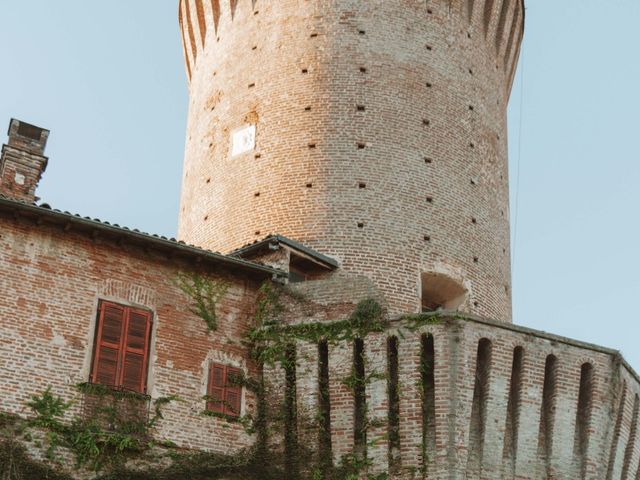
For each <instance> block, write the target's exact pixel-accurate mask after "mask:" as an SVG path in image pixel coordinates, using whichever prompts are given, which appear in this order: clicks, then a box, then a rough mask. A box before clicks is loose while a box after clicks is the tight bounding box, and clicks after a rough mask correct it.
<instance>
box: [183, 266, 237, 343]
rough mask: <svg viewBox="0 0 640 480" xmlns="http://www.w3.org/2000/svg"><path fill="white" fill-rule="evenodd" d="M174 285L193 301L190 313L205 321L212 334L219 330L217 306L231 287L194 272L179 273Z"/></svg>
mask: <svg viewBox="0 0 640 480" xmlns="http://www.w3.org/2000/svg"><path fill="white" fill-rule="evenodd" d="M174 284H175V285H176V286H177V287H178V288H179V289H180V290H182V291H183V292H184V293H185V294H186V295H187V296H188V297H189V298H190V299H191V304H190V307H189V311H190V312H191V313H193V314H194V315H197V316H198V317H200V318H201V319H202V320H204V322H205V323H206V324H207V328H208V329H209V331H210V332H213V331H215V330H217V328H218V313H217V309H216V306H217V305H218V303H219V302H220V300H222V298H223V297H224V296H225V294H226V293H227V290H229V285H228V284H227V283H226V282H223V281H220V280H213V279H211V278H208V277H204V276H202V275H199V274H197V273H194V272H190V273H184V272H182V273H179V274H178V275H177V276H176V279H175V281H174Z"/></svg>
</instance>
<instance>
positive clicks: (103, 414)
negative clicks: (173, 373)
mask: <svg viewBox="0 0 640 480" xmlns="http://www.w3.org/2000/svg"><path fill="white" fill-rule="evenodd" d="M76 388H77V389H78V390H79V391H80V392H82V393H84V394H85V395H86V396H89V397H92V398H93V399H98V400H97V401H96V403H95V404H94V405H93V406H92V407H91V412H90V414H88V415H83V416H80V417H78V416H76V417H74V418H73V419H72V420H71V422H65V421H64V416H65V414H66V413H67V412H68V411H69V409H70V408H71V407H72V406H73V402H65V401H64V400H63V399H62V398H60V397H58V396H55V395H53V393H52V392H51V387H49V388H47V389H46V390H45V391H44V392H42V393H41V394H40V395H32V396H31V399H30V400H29V401H28V402H27V406H28V407H29V408H31V410H32V411H33V413H34V414H35V417H33V418H31V419H30V420H29V421H28V423H27V425H28V427H32V428H37V429H41V430H43V431H44V438H45V442H46V456H47V459H49V460H50V461H52V462H59V460H60V459H59V458H58V455H57V452H58V449H59V448H60V447H63V448H66V449H68V450H70V451H71V452H72V453H73V454H74V456H75V459H76V464H77V466H78V467H88V468H89V469H91V470H94V471H99V470H101V469H102V468H103V466H104V465H105V464H107V463H109V464H112V465H117V464H118V463H121V462H123V461H124V460H125V459H126V458H128V457H130V456H132V455H139V454H141V453H143V452H144V451H146V450H148V449H149V448H151V447H152V446H154V443H153V442H152V441H151V439H150V435H149V430H150V429H151V428H153V427H154V425H155V424H156V423H157V422H158V420H160V419H161V418H163V417H162V408H163V407H164V406H166V405H167V404H168V403H170V402H172V401H175V400H179V399H178V397H176V396H170V397H161V398H158V399H156V400H154V401H153V402H152V405H151V406H152V408H153V416H152V417H150V418H149V417H145V416H144V415H143V413H144V412H146V411H147V410H146V409H147V408H148V405H147V402H148V401H149V397H147V396H146V395H141V394H137V393H133V392H122V391H118V390H111V389H109V388H108V387H105V386H102V385H95V384H87V383H82V384H78V385H76ZM105 398H106V399H107V401H106V402H103V401H100V399H105ZM87 401H88V400H87V398H85V402H87ZM123 402H124V403H123ZM85 407H86V405H85ZM138 407H139V408H138Z"/></svg>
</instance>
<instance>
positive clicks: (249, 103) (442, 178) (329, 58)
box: [179, 0, 523, 320]
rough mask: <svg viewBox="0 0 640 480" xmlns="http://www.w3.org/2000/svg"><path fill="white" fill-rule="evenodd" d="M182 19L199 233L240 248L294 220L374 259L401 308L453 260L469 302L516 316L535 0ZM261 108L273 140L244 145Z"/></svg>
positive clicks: (392, 3) (273, 8) (189, 170)
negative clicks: (517, 161)
mask: <svg viewBox="0 0 640 480" xmlns="http://www.w3.org/2000/svg"><path fill="white" fill-rule="evenodd" d="M230 5H236V7H235V9H234V11H233V12H232V11H231V7H230ZM470 7H471V8H470ZM180 19H181V26H182V33H183V38H184V40H185V53H186V61H187V63H188V75H189V77H190V107H189V108H190V113H189V124H188V128H187V138H186V154H185V163H184V176H183V188H182V203H181V216H180V228H179V235H180V237H181V238H183V239H185V240H187V241H188V242H190V243H194V244H196V245H202V246H205V247H207V248H213V249H215V250H220V251H230V250H232V249H234V248H237V247H239V246H242V245H244V244H246V243H250V242H252V241H253V240H256V239H258V238H262V237H264V236H265V235H267V234H269V233H280V234H283V235H286V236H288V237H290V238H292V239H295V240H298V241H300V242H303V243H305V244H306V245H308V246H310V247H312V248H315V249H316V250H318V251H320V252H322V253H324V254H327V255H330V256H332V257H334V258H336V259H337V260H339V262H340V264H341V268H342V270H343V271H345V272H348V273H353V274H356V275H364V276H368V277H370V278H371V279H372V280H373V281H374V283H375V284H376V286H377V287H378V288H379V289H380V290H381V291H382V292H383V293H384V294H385V296H386V297H387V299H388V301H389V306H390V308H391V309H392V311H393V312H396V313H400V312H409V311H416V310H418V309H419V308H420V295H421V291H420V274H421V273H424V272H442V273H446V274H448V275H451V276H452V277H453V278H455V279H456V280H459V281H460V282H461V283H462V284H464V285H465V287H466V288H467V291H468V297H467V300H466V302H465V303H464V305H463V306H462V309H463V310H465V311H467V312H473V313H477V314H479V315H483V316H487V317H491V318H498V319H501V320H510V317H511V306H510V298H511V283H510V266H509V265H510V260H509V256H510V252H509V224H508V218H509V212H508V186H507V177H508V175H507V131H506V104H507V100H508V96H509V91H510V86H511V81H512V78H513V72H514V68H515V63H516V59H517V54H518V50H519V45H520V39H521V34H522V25H523V9H522V4H521V2H520V1H515V0H514V1H504V2H502V1H490V0H486V1H484V0H483V1H479V0H476V1H475V2H471V1H469V2H467V1H462V0H454V1H449V0H447V1H445V0H437V1H429V2H406V1H400V0H389V1H378V2H362V1H356V0H349V1H343V2H333V3H331V2H321V1H318V0H313V1H304V2H301V1H298V0H280V1H278V2H251V1H250V0H239V1H238V2H227V1H218V0H214V1H202V0H183V1H182V2H181V3H180ZM245 125H256V127H257V130H256V145H255V149H253V150H250V151H248V152H246V153H244V154H241V155H237V156H233V157H232V156H231V153H230V152H231V137H232V134H233V133H234V132H235V131H236V130H237V129H238V128H241V127H243V126H245Z"/></svg>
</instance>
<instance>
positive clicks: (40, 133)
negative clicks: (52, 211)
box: [0, 118, 49, 203]
mask: <svg viewBox="0 0 640 480" xmlns="http://www.w3.org/2000/svg"><path fill="white" fill-rule="evenodd" d="M8 135H9V142H8V143H7V144H5V145H3V146H2V156H0V195H4V196H5V197H9V198H12V199H15V200H20V201H23V202H27V203H34V202H35V201H37V200H39V198H38V197H36V188H37V186H38V182H39V181H40V178H41V177H42V174H43V173H44V171H45V169H46V168H47V161H48V160H49V159H48V158H47V157H45V156H44V149H45V147H46V145H47V139H48V138H49V130H45V129H43V128H40V127H36V126H34V125H30V124H28V123H25V122H21V121H20V120H16V119H13V118H12V119H11V122H10V123H9V133H8Z"/></svg>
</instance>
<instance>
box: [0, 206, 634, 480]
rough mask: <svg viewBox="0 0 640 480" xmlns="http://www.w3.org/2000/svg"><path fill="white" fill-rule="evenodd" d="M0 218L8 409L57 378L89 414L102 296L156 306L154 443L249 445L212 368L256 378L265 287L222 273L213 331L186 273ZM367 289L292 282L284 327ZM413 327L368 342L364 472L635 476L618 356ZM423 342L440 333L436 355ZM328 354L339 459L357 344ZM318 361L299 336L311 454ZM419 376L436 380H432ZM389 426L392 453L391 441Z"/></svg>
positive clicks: (301, 434)
mask: <svg viewBox="0 0 640 480" xmlns="http://www.w3.org/2000/svg"><path fill="white" fill-rule="evenodd" d="M0 222H1V223H0V226H1V229H0V231H1V232H2V234H1V236H0V247H1V248H0V252H2V253H1V254H0V270H1V271H2V272H3V276H2V277H1V278H0V290H1V291H2V292H3V295H2V296H1V297H0V387H1V388H2V392H3V394H2V400H3V402H2V410H3V411H5V412H12V413H18V414H20V415H26V414H27V411H28V410H27V409H26V408H25V402H26V401H28V400H29V397H30V395H32V394H37V393H39V392H41V391H43V390H44V389H45V388H46V387H47V386H49V385H51V386H52V387H53V392H54V393H55V394H56V395H61V396H62V397H63V398H65V399H67V400H71V399H74V400H76V401H77V402H78V403H77V404H76V406H75V407H74V410H73V411H72V412H71V415H73V414H79V413H80V409H81V406H82V395H81V394H80V393H78V392H77V391H76V389H75V388H74V387H73V385H74V384H76V383H79V382H83V381H86V380H87V379H88V368H89V363H90V359H91V353H90V352H91V350H92V342H93V337H92V336H93V332H94V328H95V320H96V308H97V300H98V299H109V300H113V301H117V302H120V303H124V304H131V305H137V306H141V307H144V308H147V309H150V310H151V311H152V312H153V313H154V331H153V336H152V362H151V367H150V372H149V377H148V378H149V380H148V385H149V393H150V394H151V395H152V396H153V397H154V398H158V397H161V396H166V395H172V394H177V395H179V396H180V397H181V398H182V399H183V401H182V402H174V403H171V404H169V405H168V406H167V408H166V409H165V411H164V419H163V420H162V421H161V422H160V423H159V425H158V430H157V431H156V432H155V433H154V435H155V437H156V438H157V439H159V440H161V439H167V440H171V441H173V442H176V443H177V444H178V445H179V446H181V447H188V448H196V449H205V450H209V451H215V452H231V451H236V450H238V449H240V448H242V447H247V446H250V445H252V444H253V442H254V441H255V438H254V437H253V436H251V435H248V434H247V433H246V432H245V430H244V428H243V427H242V426H241V425H240V424H237V423H233V422H231V423H230V422H228V421H226V420H223V419H218V418H211V417H205V416H202V415H201V413H202V411H203V410H204V405H205V402H204V401H203V399H202V396H203V395H204V384H205V377H206V367H205V365H206V363H207V361H209V360H219V361H223V362H227V361H231V362H236V363H237V364H239V365H241V366H244V367H245V368H246V369H247V370H248V372H249V374H250V375H252V376H253V375H255V374H256V373H257V372H256V370H255V368H254V367H253V366H252V365H251V363H250V362H248V361H247V357H248V352H247V351H246V349H245V347H244V346H243V344H242V343H241V342H240V339H241V337H242V334H243V332H244V331H245V329H246V328H247V324H248V321H249V319H250V318H251V317H252V314H253V309H254V306H255V290H256V288H257V286H258V285H257V282H256V281H254V280H248V279H247V280H244V279H243V277H242V276H239V275H237V274H232V273H231V272H229V271H223V270H217V271H214V272H213V275H214V276H219V278H221V279H224V280H225V281H227V282H229V283H230V285H231V289H230V292H229V294H228V296H227V297H226V301H225V302H224V305H223V306H222V309H221V312H220V324H219V329H218V330H217V331H216V332H215V333H213V334H207V330H206V326H205V325H204V323H203V321H202V320H201V319H200V318H197V317H195V316H194V315H193V314H191V313H190V312H189V311H188V308H189V307H188V306H189V299H188V298H185V296H184V294H182V293H181V292H180V291H179V290H178V289H177V287H175V286H174V284H173V283H172V279H173V278H175V275H176V273H177V272H178V271H190V269H193V266H192V265H189V264H188V263H183V262H182V261H178V260H176V259H175V258H174V259H173V260H169V259H167V258H166V257H165V256H160V254H159V252H154V251H153V250H142V249H140V248H138V247H135V246H134V245H133V244H131V245H130V244H128V243H126V242H125V243H121V244H118V243H117V242H112V241H111V240H109V239H108V238H105V237H102V236H101V235H94V236H89V235H85V234H83V233H80V232H75V231H74V230H73V228H71V229H70V230H68V231H65V229H63V228H62V227H56V226H53V225H51V226H49V225H46V224H40V225H38V224H36V223H34V222H33V221H32V220H30V219H28V218H23V217H21V216H17V217H13V216H6V215H5V214H2V215H1V216H0ZM366 286H367V284H366V282H365V283H364V284H362V285H359V284H357V283H353V281H352V279H345V280H344V281H343V280H341V279H340V278H339V277H336V278H334V279H333V280H327V279H325V280H321V281H317V282H308V283H302V284H298V285H296V286H292V288H291V290H292V291H293V292H294V293H293V294H292V297H291V298H292V299H293V300H288V301H287V302H291V303H287V305H288V308H287V310H286V312H287V313H286V316H285V319H284V320H285V321H287V322H292V323H297V322H332V321H336V320H343V319H345V318H348V317H349V316H350V315H351V313H352V312H353V311H354V308H355V304H356V303H357V302H358V301H360V300H361V299H363V298H367V296H368V295H369V294H370V293H371V291H370V290H369V289H367V288H365V287H366ZM338 292H340V293H342V296H340V295H336V293H338ZM345 292H347V293H348V292H350V293H351V296H350V298H351V300H349V301H348V300H347V299H348V297H349V295H347V294H346V293H345ZM332 295H336V296H335V297H334V300H335V301H334V302H333V303H332V302H331V301H330V299H331V297H332ZM296 299H297V300H296ZM411 322H412V320H411V319H406V318H396V319H393V318H392V319H391V324H390V327H389V329H388V330H387V331H385V332H377V333H372V334H369V335H367V336H366V337H365V338H363V358H364V359H365V377H366V378H367V381H366V386H365V399H366V422H365V425H366V426H367V427H366V450H367V455H368V456H369V457H370V458H371V459H372V462H371V465H370V466H369V467H368V468H369V473H372V474H378V473H383V472H391V474H392V475H391V478H420V477H419V476H416V475H421V474H422V473H423V472H426V475H427V478H434V479H452V478H455V479H463V478H465V479H466V478H477V479H481V478H482V479H503V478H507V479H516V478H517V479H536V480H538V479H547V478H557V479H565V478H585V479H594V480H595V479H603V478H607V479H615V480H617V479H627V478H633V477H634V475H636V474H637V472H638V469H639V466H640V465H639V464H640V442H639V441H638V438H637V437H638V435H637V428H638V410H639V407H640V401H639V400H638V399H639V398H640V397H639V396H640V383H639V382H638V377H637V375H636V374H635V373H634V372H633V371H632V370H631V369H630V368H629V367H628V366H627V365H626V364H625V363H624V361H623V360H622V359H621V358H620V356H619V355H618V354H617V352H615V351H611V350H608V349H604V348H601V347H596V346H593V345H588V344H584V343H580V342H575V341H572V340H569V339H566V338H562V337H556V336H553V335H549V334H545V333H543V332H537V331H534V330H530V329H526V328H522V327H516V326H512V325H509V324H505V323H503V322H496V321H488V320H480V319H477V318H474V317H468V318H463V317H458V316H454V317H447V316H446V315H444V316H442V317H441V318H440V319H438V320H437V321H436V322H435V323H433V324H429V325H425V326H418V327H417V328H412V327H411V325H414V327H415V323H414V324H412V323H411ZM425 335H430V337H428V336H425ZM391 337H395V338H396V339H397V355H398V382H397V388H398V402H399V403H398V405H397V408H398V410H397V411H398V417H397V418H398V424H397V425H396V426H393V425H391V424H390V419H391V418H392V417H391V416H390V406H391V405H392V403H393V402H392V400H391V398H390V396H389V395H390V394H389V392H390V378H391V375H390V371H389V368H390V367H389V365H390V364H389V362H390V361H391V360H390V358H391V357H390V353H389V352H390V350H389V343H388V342H389V340H388V339H389V338H391ZM426 338H431V339H432V348H433V352H432V354H429V355H431V356H430V357H429V358H425V345H427V342H426V341H425V339H426ZM327 351H328V358H327V365H328V380H327V385H328V386H329V389H328V398H329V402H330V410H329V415H330V437H329V448H330V449H331V457H332V458H333V460H334V461H335V462H336V463H338V464H339V463H340V462H341V461H342V460H343V456H344V455H348V454H350V453H352V452H353V448H354V447H356V435H355V430H356V425H357V421H356V418H355V407H356V403H357V400H356V397H355V392H354V390H353V386H352V384H350V382H349V380H348V379H349V377H351V376H352V374H353V368H354V346H353V342H350V341H338V342H331V341H330V342H329V345H328V349H327ZM518 352H519V353H518ZM318 354H319V353H318V345H317V344H315V343H310V342H307V341H303V340H300V341H298V342H297V343H296V362H295V365H296V367H295V368H296V378H295V399H296V400H295V402H296V405H297V416H296V428H295V429H294V431H295V432H296V433H295V434H296V436H297V438H298V442H299V443H300V444H302V445H304V446H305V447H307V448H308V449H310V450H311V451H312V452H316V453H317V452H318V451H319V449H320V438H321V436H320V431H319V427H318V425H319V424H318V415H319V413H318V412H319V409H320V408H321V403H322V401H321V395H320V391H319V389H320V386H319V385H320V371H321V369H320V368H319V358H318ZM425 372H431V373H428V374H426V375H427V377H425ZM264 373H265V381H266V382H267V385H269V387H270V388H269V390H268V391H269V392H271V393H272V394H273V395H272V396H271V397H270V398H269V401H270V403H271V405H272V408H273V412H278V411H279V410H278V408H280V406H281V405H282V402H283V399H284V396H285V395H286V387H285V384H286V378H285V375H284V373H283V370H282V369H281V368H280V367H279V366H278V365H275V366H271V367H269V366H268V367H267V368H266V369H265V372H264ZM429 375H430V377H429ZM350 385H351V386H350ZM244 395H245V398H244V401H243V405H244V413H251V412H253V411H254V410H253V409H254V408H255V405H256V400H255V398H253V396H252V394H251V393H250V392H247V391H245V392H244ZM280 422H281V420H280ZM278 425H280V426H279V428H277V429H273V430H272V432H274V435H273V436H272V437H271V443H270V444H271V445H272V448H273V451H274V452H278V451H280V449H279V446H278V445H279V444H278V442H279V441H281V438H282V437H281V436H280V435H282V432H283V427H282V424H281V423H279V424H278ZM394 428H395V429H397V430H396V431H397V433H398V435H397V444H394V443H392V441H391V440H390V438H392V437H393V436H392V435H390V433H392V431H393V429H394ZM290 431H292V430H290ZM310 461H311V462H313V461H315V460H314V459H312V460H310ZM311 465H313V464H311Z"/></svg>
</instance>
